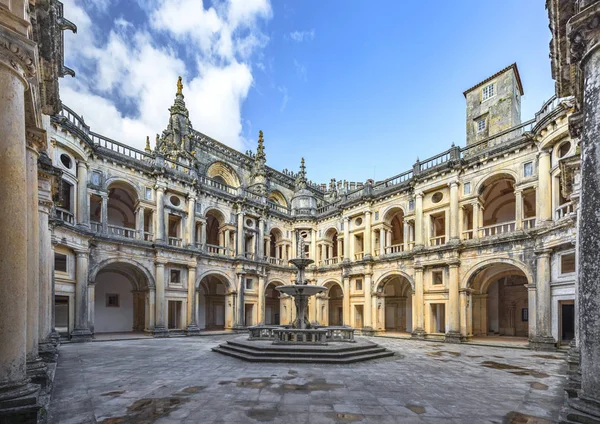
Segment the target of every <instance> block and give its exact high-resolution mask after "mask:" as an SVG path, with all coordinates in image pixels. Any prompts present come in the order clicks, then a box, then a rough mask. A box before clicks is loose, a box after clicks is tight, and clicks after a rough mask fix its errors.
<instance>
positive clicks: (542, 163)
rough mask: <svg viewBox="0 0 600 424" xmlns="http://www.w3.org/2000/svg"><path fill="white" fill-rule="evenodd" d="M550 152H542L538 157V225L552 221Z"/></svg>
mask: <svg viewBox="0 0 600 424" xmlns="http://www.w3.org/2000/svg"><path fill="white" fill-rule="evenodd" d="M550 165H551V164H550V152H547V151H546V150H542V151H541V152H540V153H539V156H538V190H537V193H536V198H537V214H538V217H537V220H536V225H543V224H544V223H546V222H548V221H551V220H552V177H551V176H550Z"/></svg>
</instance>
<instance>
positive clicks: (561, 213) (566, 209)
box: [554, 202, 575, 221]
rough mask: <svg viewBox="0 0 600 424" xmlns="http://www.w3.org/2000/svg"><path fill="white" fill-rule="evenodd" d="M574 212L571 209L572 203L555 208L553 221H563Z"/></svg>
mask: <svg viewBox="0 0 600 424" xmlns="http://www.w3.org/2000/svg"><path fill="white" fill-rule="evenodd" d="M574 212H575V209H574V208H573V203H571V202H567V203H564V204H562V205H560V206H559V207H558V208H556V210H555V211H554V216H555V219H556V220H557V221H558V220H559V219H563V218H565V217H568V216H570V215H571V214H573V213H574Z"/></svg>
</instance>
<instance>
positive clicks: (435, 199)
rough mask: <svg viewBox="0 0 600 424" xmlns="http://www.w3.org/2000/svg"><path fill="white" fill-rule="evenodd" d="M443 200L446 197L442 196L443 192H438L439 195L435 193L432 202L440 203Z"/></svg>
mask: <svg viewBox="0 0 600 424" xmlns="http://www.w3.org/2000/svg"><path fill="white" fill-rule="evenodd" d="M443 198H444V195H443V194H442V192H441V191H438V192H437V193H433V196H431V201H432V202H433V203H440V202H441V201H442V199H443Z"/></svg>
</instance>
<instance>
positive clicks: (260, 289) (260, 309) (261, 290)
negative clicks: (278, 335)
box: [258, 275, 265, 324]
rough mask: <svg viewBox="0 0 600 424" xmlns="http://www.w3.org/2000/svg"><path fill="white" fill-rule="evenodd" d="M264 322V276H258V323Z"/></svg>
mask: <svg viewBox="0 0 600 424" xmlns="http://www.w3.org/2000/svg"><path fill="white" fill-rule="evenodd" d="M264 323H265V277H264V276H263V275H259V276H258V324H264Z"/></svg>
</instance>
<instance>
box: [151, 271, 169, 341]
mask: <svg viewBox="0 0 600 424" xmlns="http://www.w3.org/2000/svg"><path fill="white" fill-rule="evenodd" d="M155 270H156V274H155V276H154V278H155V280H156V307H155V308H156V318H155V322H154V332H153V335H154V337H169V331H168V330H167V326H166V321H165V320H166V317H165V262H163V260H156V262H155Z"/></svg>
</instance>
